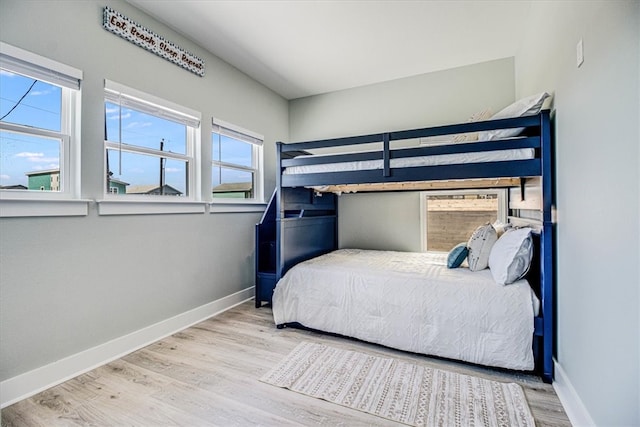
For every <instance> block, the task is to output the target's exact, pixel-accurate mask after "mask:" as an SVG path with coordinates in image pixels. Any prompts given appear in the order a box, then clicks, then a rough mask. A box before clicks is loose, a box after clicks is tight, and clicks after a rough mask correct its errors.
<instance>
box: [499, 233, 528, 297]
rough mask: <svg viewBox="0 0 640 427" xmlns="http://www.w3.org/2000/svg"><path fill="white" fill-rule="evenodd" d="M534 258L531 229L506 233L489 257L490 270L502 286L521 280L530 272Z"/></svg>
mask: <svg viewBox="0 0 640 427" xmlns="http://www.w3.org/2000/svg"><path fill="white" fill-rule="evenodd" d="M532 257H533V240H532V238H531V228H528V227H525V228H514V229H510V230H507V231H505V233H504V234H503V235H502V237H500V238H499V239H498V241H497V242H496V244H495V245H493V249H491V254H490V255H489V268H490V269H491V275H492V276H493V279H494V280H495V281H496V282H497V283H499V284H500V285H508V284H511V283H513V282H515V281H516V280H520V279H521V278H522V277H524V275H525V274H527V272H528V271H529V267H530V266H531V258H532Z"/></svg>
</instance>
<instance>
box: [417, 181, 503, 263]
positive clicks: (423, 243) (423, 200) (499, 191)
mask: <svg viewBox="0 0 640 427" xmlns="http://www.w3.org/2000/svg"><path fill="white" fill-rule="evenodd" d="M467 194H496V195H497V196H498V197H497V198H498V217H497V220H498V221H500V222H502V223H506V222H507V219H508V213H509V212H508V211H509V190H508V189H507V188H478V189H466V190H429V191H421V192H420V247H421V251H422V252H435V253H441V252H442V251H428V250H427V247H428V242H429V240H428V239H429V237H428V230H427V220H428V215H427V204H428V201H427V198H428V197H429V196H449V195H467Z"/></svg>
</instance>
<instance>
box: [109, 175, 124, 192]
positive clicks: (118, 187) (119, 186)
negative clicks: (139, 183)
mask: <svg viewBox="0 0 640 427" xmlns="http://www.w3.org/2000/svg"><path fill="white" fill-rule="evenodd" d="M128 185H129V183H128V182H124V181H120V180H119V179H113V178H109V193H111V194H126V193H127V186H128Z"/></svg>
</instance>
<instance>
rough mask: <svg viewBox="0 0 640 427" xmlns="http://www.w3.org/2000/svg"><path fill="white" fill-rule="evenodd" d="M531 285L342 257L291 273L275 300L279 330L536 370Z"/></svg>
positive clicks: (417, 259)
mask: <svg viewBox="0 0 640 427" xmlns="http://www.w3.org/2000/svg"><path fill="white" fill-rule="evenodd" d="M538 304H539V301H538V300H537V298H536V296H535V294H534V293H533V291H532V290H531V288H530V286H529V284H528V282H526V281H525V280H520V281H518V282H516V283H514V284H512V285H508V286H502V285H498V284H497V283H496V282H495V281H494V280H493V278H492V277H491V272H490V271H489V270H488V269H486V270H483V271H477V272H472V271H470V270H469V269H467V268H457V269H448V268H446V262H445V258H444V256H440V257H434V256H433V255H432V254H424V253H404V252H390V251H366V250H359V249H341V250H338V251H335V252H332V253H329V254H326V255H322V256H320V257H317V258H314V259H312V260H309V261H305V262H303V263H300V264H298V265H296V266H294V267H293V268H291V269H290V270H289V271H288V272H287V273H286V274H285V276H284V277H283V278H282V279H281V280H280V281H279V282H278V284H277V286H276V289H275V291H274V294H273V317H274V320H275V323H276V324H283V323H288V322H299V323H301V324H302V325H304V326H306V327H309V328H313V329H318V330H322V331H326V332H332V333H337V334H341V335H345V336H350V337H354V338H358V339H361V340H364V341H368V342H373V343H378V344H383V345H385V346H389V347H393V348H397V349H400V350H405V351H411V352H416V353H423V354H430V355H436V356H441V357H447V358H452V359H458V360H463V361H467V362H472V363H478V364H482V365H488V366H497V367H503V368H508V369H517V370H531V369H533V367H534V362H533V352H532V349H531V344H532V336H533V328H534V322H533V319H534V311H537V308H536V307H537V306H538Z"/></svg>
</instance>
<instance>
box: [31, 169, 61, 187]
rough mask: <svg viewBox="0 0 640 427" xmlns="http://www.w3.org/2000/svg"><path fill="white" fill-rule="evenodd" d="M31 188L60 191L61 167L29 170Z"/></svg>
mask: <svg viewBox="0 0 640 427" xmlns="http://www.w3.org/2000/svg"><path fill="white" fill-rule="evenodd" d="M25 175H27V178H28V180H29V181H28V184H27V188H28V189H29V190H40V191H60V169H49V170H43V171H33V172H27V173H26V174H25Z"/></svg>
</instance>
